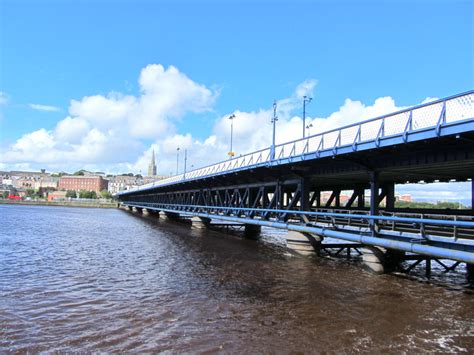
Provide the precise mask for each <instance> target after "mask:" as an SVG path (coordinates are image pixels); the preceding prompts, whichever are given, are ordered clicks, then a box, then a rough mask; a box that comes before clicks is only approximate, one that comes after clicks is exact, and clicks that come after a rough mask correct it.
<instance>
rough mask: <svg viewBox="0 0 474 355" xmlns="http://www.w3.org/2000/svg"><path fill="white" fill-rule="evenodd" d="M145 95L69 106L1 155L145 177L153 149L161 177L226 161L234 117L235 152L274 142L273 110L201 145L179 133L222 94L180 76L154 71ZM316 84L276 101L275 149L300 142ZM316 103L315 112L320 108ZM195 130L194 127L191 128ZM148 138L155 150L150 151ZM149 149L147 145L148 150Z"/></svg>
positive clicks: (345, 110) (355, 114) (321, 126)
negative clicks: (306, 102) (307, 99)
mask: <svg viewBox="0 0 474 355" xmlns="http://www.w3.org/2000/svg"><path fill="white" fill-rule="evenodd" d="M138 83H139V89H140V93H139V95H126V94H122V93H117V92H112V93H109V94H108V95H91V96H85V97H83V98H82V99H79V100H71V103H70V107H69V110H68V111H69V112H68V116H67V117H65V118H64V119H62V120H61V121H59V122H58V123H57V125H56V127H54V129H52V130H50V131H48V130H46V129H39V130H37V131H35V132H31V133H28V134H25V135H24V136H23V137H21V138H20V139H18V140H17V141H16V142H15V143H14V144H12V145H10V146H8V147H7V148H6V149H5V150H4V152H3V154H2V163H3V164H4V166H18V165H19V164H23V165H29V166H31V167H33V168H40V167H41V168H48V169H51V170H68V171H72V170H77V169H80V168H86V169H91V170H94V171H96V170H101V171H107V172H128V171H133V172H134V173H138V172H140V171H141V172H142V173H146V171H147V167H148V163H149V161H150V156H151V150H152V149H155V152H156V159H157V165H158V173H159V174H169V173H170V172H173V173H174V172H175V171H176V158H177V154H176V153H177V152H176V148H177V147H180V148H181V150H180V152H179V154H180V155H179V166H180V171H182V170H183V165H184V150H185V149H187V153H188V164H187V167H188V170H190V169H191V166H194V167H195V168H198V167H201V166H204V165H209V164H211V163H215V162H218V161H222V160H225V159H227V153H228V151H229V149H230V147H229V143H230V121H229V120H228V117H229V116H230V114H232V113H233V114H235V116H236V118H235V119H234V136H233V150H234V151H235V152H236V153H237V154H238V155H240V154H245V153H248V152H250V151H254V150H257V149H262V148H266V147H268V146H269V145H270V144H271V139H272V124H271V123H270V120H271V117H272V106H271V103H269V104H268V106H267V107H263V108H260V109H257V110H254V111H250V112H247V111H243V110H239V109H238V108H237V109H236V110H234V111H233V112H229V113H227V114H225V115H223V116H221V117H219V118H218V119H216V121H215V124H214V127H213V128H212V131H211V132H210V133H209V136H208V137H206V138H204V139H196V138H195V137H193V135H192V133H191V132H177V129H176V125H175V124H176V122H177V121H179V120H182V119H186V117H187V116H186V115H188V114H190V113H192V114H196V113H197V114H199V113H202V112H208V111H212V110H213V107H214V104H215V101H216V99H217V97H218V95H219V92H217V91H215V90H211V89H209V88H207V87H206V86H204V85H202V84H200V83H196V82H195V81H193V80H192V79H190V78H188V77H187V76H186V75H185V74H184V73H182V72H180V71H179V70H178V69H177V68H175V67H173V66H170V67H168V68H164V67H163V66H162V65H156V64H153V65H148V66H146V67H145V68H143V70H142V71H141V73H140V76H139V80H138ZM316 84H317V82H316V81H315V80H306V81H304V82H302V83H301V84H299V85H298V86H297V87H296V88H295V90H294V92H293V93H292V94H291V95H289V96H288V97H286V98H282V99H280V100H278V118H279V120H278V122H277V135H276V140H277V143H283V142H286V141H290V140H294V139H297V138H300V137H301V135H302V119H301V117H300V116H298V115H294V113H298V114H300V113H301V106H302V98H303V96H304V95H307V96H311V97H314V90H315V88H316ZM317 104H318V102H317V99H314V101H313V102H312V103H311V105H312V106H311V107H314V106H315V105H317ZM401 108H402V107H398V106H397V105H396V103H395V102H394V100H393V99H392V98H391V97H381V98H378V99H376V100H375V101H374V102H373V103H371V104H368V105H367V104H364V103H362V102H360V101H355V100H351V99H346V100H345V101H344V103H343V104H342V106H341V107H340V108H338V109H337V110H336V111H335V112H334V113H332V114H330V115H329V116H327V117H307V123H308V124H309V123H312V124H313V128H312V130H311V133H312V134H315V133H318V132H322V131H326V130H329V129H332V128H335V127H339V126H343V125H347V124H350V123H353V122H356V121H360V120H364V119H368V118H372V117H376V116H379V115H382V114H386V113H389V112H393V111H396V110H399V109H401ZM189 126H191V127H192V125H189ZM150 138H152V140H153V143H152V144H150ZM145 142H147V143H146V144H145Z"/></svg>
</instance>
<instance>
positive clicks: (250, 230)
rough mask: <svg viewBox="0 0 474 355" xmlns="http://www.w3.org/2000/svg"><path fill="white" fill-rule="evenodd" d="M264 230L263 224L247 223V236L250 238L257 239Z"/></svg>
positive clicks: (245, 233)
mask: <svg viewBox="0 0 474 355" xmlns="http://www.w3.org/2000/svg"><path fill="white" fill-rule="evenodd" d="M261 231H262V226H258V225H256V224H246V225H245V232H244V235H245V238H249V239H256V238H258V236H259V235H260V232H261Z"/></svg>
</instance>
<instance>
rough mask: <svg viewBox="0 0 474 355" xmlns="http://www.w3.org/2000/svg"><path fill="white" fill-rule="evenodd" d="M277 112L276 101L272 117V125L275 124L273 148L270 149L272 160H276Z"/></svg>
mask: <svg viewBox="0 0 474 355" xmlns="http://www.w3.org/2000/svg"><path fill="white" fill-rule="evenodd" d="M276 112H277V102H276V100H275V101H273V117H272V120H271V122H272V124H273V137H272V146H271V148H270V159H271V160H274V159H275V133H276V122H277V121H278V116H277V114H276Z"/></svg>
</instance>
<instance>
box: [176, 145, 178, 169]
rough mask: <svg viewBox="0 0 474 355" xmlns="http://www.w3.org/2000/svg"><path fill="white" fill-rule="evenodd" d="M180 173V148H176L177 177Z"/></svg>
mask: <svg viewBox="0 0 474 355" xmlns="http://www.w3.org/2000/svg"><path fill="white" fill-rule="evenodd" d="M178 172H179V147H178V148H176V175H178Z"/></svg>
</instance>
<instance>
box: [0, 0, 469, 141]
mask: <svg viewBox="0 0 474 355" xmlns="http://www.w3.org/2000/svg"><path fill="white" fill-rule="evenodd" d="M472 4H473V2H472V1H456V0H454V1H352V2H350V1H314V2H310V1H276V2H270V1H256V2H255V3H253V2H250V1H223V2H217V1H195V2H191V1H173V2H172V1H162V2H159V1H158V2H155V1H143V0H141V1H140V0H139V1H131V0H130V1H124V0H121V1H100V0H99V1H67V0H65V1H21V0H20V1H9V0H3V1H2V2H1V14H2V15H1V16H2V21H1V23H2V25H1V33H2V37H1V43H2V44H1V53H2V54H1V67H2V76H1V90H2V91H3V92H5V93H7V94H8V95H9V97H10V101H11V104H10V105H9V106H8V107H5V108H4V116H5V119H4V120H3V122H2V125H3V129H2V131H3V137H2V139H4V140H6V141H13V140H15V139H17V138H19V137H20V136H21V135H22V134H24V133H26V132H28V131H31V130H34V129H37V128H38V127H46V128H48V129H52V128H53V127H54V124H55V123H56V122H57V121H58V120H59V119H61V118H63V117H64V115H65V112H66V111H67V107H68V105H69V101H70V100H71V99H73V98H76V99H78V98H81V97H83V96H86V95H93V94H106V93H108V92H110V91H120V92H131V93H136V92H137V90H138V87H137V83H136V81H137V75H138V73H139V71H140V69H141V68H143V67H144V66H145V65H147V64H151V63H161V64H163V65H165V66H167V65H174V66H176V67H177V68H179V70H181V71H182V72H184V73H186V75H188V76H189V77H190V78H192V79H193V80H195V81H197V82H199V83H202V84H204V85H206V86H208V87H213V86H215V87H219V88H220V89H221V95H220V97H219V100H218V101H217V103H216V106H215V111H216V112H217V114H218V113H222V114H223V113H225V112H229V111H231V110H234V109H236V108H239V109H241V110H254V109H258V108H259V107H262V106H263V105H265V104H266V103H268V102H271V101H272V100H273V99H274V98H279V97H285V95H287V94H288V92H290V91H292V89H293V88H294V87H295V86H296V85H297V84H298V83H300V82H301V81H303V80H305V79H307V78H315V79H317V80H318V89H317V90H316V93H315V104H314V105H312V106H311V107H310V108H309V110H310V111H309V112H310V113H311V114H315V115H322V116H323V115H327V114H329V113H331V112H333V111H334V110H335V109H336V108H337V107H339V106H340V105H341V103H342V102H343V100H344V99H345V98H347V97H349V98H352V99H357V100H361V101H363V102H370V101H371V100H374V99H375V98H377V97H380V96H385V95H390V96H391V97H393V98H394V99H395V100H396V101H397V103H399V104H400V105H410V104H414V103H417V102H419V101H421V100H422V99H423V98H425V97H427V96H436V97H442V96H447V95H450V94H453V93H456V92H460V91H464V90H467V89H470V88H471V87H472V85H473V81H474V80H473V68H472V63H473V15H472V13H473V5H472ZM31 102H34V103H41V104H47V105H53V106H57V107H60V108H61V109H62V111H59V112H49V113H44V112H35V111H32V110H31V109H30V108H27V107H26V106H25V105H26V104H27V103H31ZM206 116H207V117H206ZM215 116H216V114H213V113H209V114H207V115H202V117H200V118H199V125H196V127H192V128H193V130H194V132H195V134H196V135H197V136H200V137H204V136H205V135H206V134H207V133H208V131H209V130H210V129H211V126H212V124H213V122H214V119H215ZM195 121H197V120H195ZM189 125H192V123H189V122H184V123H183V125H182V126H183V127H181V126H180V127H179V128H180V129H182V130H185V129H186V127H189Z"/></svg>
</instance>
